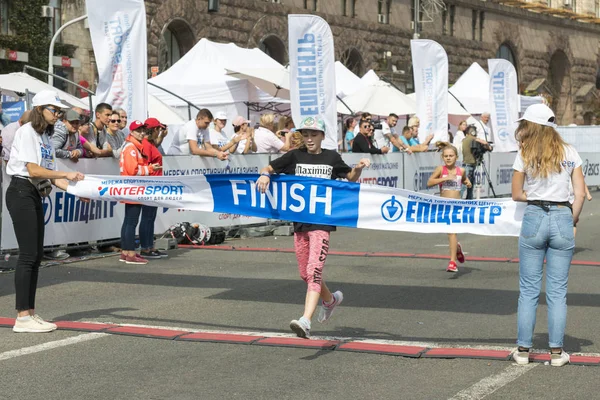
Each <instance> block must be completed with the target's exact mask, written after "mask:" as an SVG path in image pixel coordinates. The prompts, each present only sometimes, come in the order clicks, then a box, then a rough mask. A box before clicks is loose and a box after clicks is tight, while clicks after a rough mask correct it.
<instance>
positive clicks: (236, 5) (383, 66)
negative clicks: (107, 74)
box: [60, 0, 600, 124]
mask: <svg viewBox="0 0 600 400" xmlns="http://www.w3.org/2000/svg"><path fill="white" fill-rule="evenodd" d="M420 1H421V4H422V6H421V12H420V15H419V18H418V19H419V23H418V25H417V28H418V29H419V34H420V37H421V38H427V39H432V40H435V41H437V42H438V43H440V44H441V45H442V46H443V47H444V48H445V49H446V52H447V53H448V58H449V63H450V77H449V81H450V82H451V83H453V82H454V81H456V79H457V78H458V77H459V76H460V75H461V74H462V73H463V72H464V71H465V70H466V69H467V68H468V67H469V66H470V65H471V63H473V62H478V63H479V64H480V65H481V66H483V67H484V68H485V69H487V60H488V59H490V58H498V57H500V58H505V59H508V60H509V61H511V62H512V63H513V64H514V65H515V67H516V70H517V74H518V76H519V88H520V91H521V93H525V94H530V95H533V94H544V95H545V96H547V98H548V99H549V102H550V104H551V106H552V107H553V108H554V110H555V112H556V114H557V118H558V122H559V123H560V124H569V123H577V124H584V123H586V124H590V123H594V122H595V117H596V113H597V112H600V109H599V108H598V104H599V103H598V101H597V97H598V94H599V92H598V90H597V89H596V76H597V72H598V67H599V65H600V52H599V46H600V19H597V18H596V16H597V15H598V13H599V0H582V1H578V2H577V3H576V4H575V5H574V4H573V3H572V1H573V0H547V1H545V0H542V2H543V3H540V2H526V1H520V0H494V1H481V0H447V1H445V2H442V0H420ZM503 2H506V3H507V4H501V3H503ZM145 3H146V12H147V27H148V73H149V75H150V74H151V71H153V72H154V73H156V71H157V70H158V73H160V72H161V71H164V70H165V69H166V68H168V67H169V66H170V65H172V64H173V63H174V62H176V61H177V60H178V59H179V58H180V57H181V56H183V54H185V53H186V52H187V51H188V50H189V49H191V48H192V47H193V46H194V44H195V43H196V42H197V41H198V40H200V39H201V38H207V39H210V40H213V41H217V42H233V43H236V44H237V45H239V46H242V47H259V48H261V49H262V50H263V51H265V52H266V53H267V54H269V55H270V56H271V57H273V58H274V59H276V60H277V61H279V62H281V63H282V64H286V63H287V61H288V55H287V54H288V53H287V48H288V46H287V15H288V14H291V13H314V14H318V15H320V16H322V17H323V18H324V19H326V20H327V21H328V23H329V24H330V26H331V29H332V32H333V35H334V41H335V49H336V59H338V60H340V61H342V62H343V63H344V64H345V65H346V66H347V67H349V68H350V69H351V70H352V71H353V72H355V73H356V74H358V75H359V76H360V75H362V74H364V73H365V72H366V71H368V70H369V69H373V70H375V72H377V74H378V75H380V76H383V77H385V78H386V79H388V80H391V81H393V82H394V83H395V84H396V85H398V86H399V87H400V88H401V89H403V90H405V91H407V92H411V91H412V72H411V69H412V68H411V59H410V40H411V38H412V37H413V35H414V14H415V13H414V2H413V1H412V0H220V1H217V2H215V1H211V2H209V1H208V0H146V2H145ZM209 3H210V5H213V6H214V5H215V3H218V7H217V8H216V9H213V10H212V11H209ZM60 6H61V18H62V20H63V21H68V20H71V19H73V18H75V17H77V16H80V15H83V14H84V13H85V2H84V0H61V4H60ZM61 39H62V41H63V42H64V43H68V44H72V45H75V46H77V50H76V51H75V56H74V58H75V59H77V60H80V62H81V67H80V68H76V69H74V71H73V79H74V80H75V81H76V82H79V81H86V82H88V83H89V84H90V86H92V88H94V87H95V80H96V79H97V78H96V77H97V73H96V71H95V69H96V67H95V63H94V55H93V51H92V46H91V41H90V38H89V30H87V29H86V27H85V25H84V24H83V23H79V24H75V25H73V26H72V27H69V28H67V29H66V30H65V31H64V32H63V34H62V38H61ZM475 89H476V88H474V90H475ZM598 116H599V117H600V114H599V115H598Z"/></svg>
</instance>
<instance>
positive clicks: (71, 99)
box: [0, 72, 90, 110]
mask: <svg viewBox="0 0 600 400" xmlns="http://www.w3.org/2000/svg"><path fill="white" fill-rule="evenodd" d="M42 90H54V91H55V92H57V93H58V96H59V97H60V98H61V100H62V101H63V102H64V103H66V104H68V105H70V106H72V107H80V108H82V109H84V110H89V108H90V105H89V102H88V100H87V99H79V98H77V97H75V96H73V95H71V94H69V93H67V92H63V91H62V90H60V89H57V88H55V87H54V86H51V85H48V84H47V83H46V82H43V81H41V80H39V79H37V78H35V77H33V76H31V75H29V74H26V73H24V72H12V73H10V74H3V75H0V91H1V92H2V93H3V94H7V95H10V96H13V97H19V96H18V95H17V93H26V92H27V91H29V93H31V94H32V95H33V94H36V93H39V92H41V91H42Z"/></svg>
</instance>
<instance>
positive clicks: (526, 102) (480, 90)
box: [449, 62, 544, 114]
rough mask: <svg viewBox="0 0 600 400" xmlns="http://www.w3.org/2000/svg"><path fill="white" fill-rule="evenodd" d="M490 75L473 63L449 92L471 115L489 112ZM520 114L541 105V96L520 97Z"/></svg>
mask: <svg viewBox="0 0 600 400" xmlns="http://www.w3.org/2000/svg"><path fill="white" fill-rule="evenodd" d="M489 85H490V75H489V74H488V73H487V72H486V71H485V70H484V69H483V68H482V67H481V65H479V64H478V63H476V62H474V63H473V64H471V66H470V67H469V68H468V69H467V70H466V71H465V72H464V73H463V74H462V75H461V76H460V78H458V80H457V81H456V83H455V84H454V85H453V86H452V87H451V88H450V89H449V91H450V92H451V93H452V94H453V95H454V96H456V98H457V99H458V100H459V101H460V102H461V103H462V104H463V105H464V106H465V109H466V110H467V111H468V112H470V113H471V114H483V113H484V112H489V111H490V89H489ZM520 97H521V112H524V111H525V109H526V108H527V107H528V106H530V105H532V104H538V103H543V101H544V100H543V98H542V97H541V96H535V97H532V96H520Z"/></svg>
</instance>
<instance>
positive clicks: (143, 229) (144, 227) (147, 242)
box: [140, 206, 158, 250]
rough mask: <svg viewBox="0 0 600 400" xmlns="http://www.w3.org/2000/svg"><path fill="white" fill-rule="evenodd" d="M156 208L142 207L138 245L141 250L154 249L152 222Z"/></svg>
mask: <svg viewBox="0 0 600 400" xmlns="http://www.w3.org/2000/svg"><path fill="white" fill-rule="evenodd" d="M157 210H158V207H152V206H142V221H141V222H140V245H141V246H142V250H150V249H152V248H154V221H156V211H157Z"/></svg>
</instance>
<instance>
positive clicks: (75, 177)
mask: <svg viewBox="0 0 600 400" xmlns="http://www.w3.org/2000/svg"><path fill="white" fill-rule="evenodd" d="M32 106H33V109H32V110H31V114H30V117H29V118H30V119H29V120H30V122H28V123H27V124H25V125H23V126H22V127H21V128H19V130H18V131H17V132H16V134H15V139H14V142H13V144H12V148H11V152H10V160H9V161H8V164H7V166H6V173H7V174H8V175H9V176H10V177H11V181H10V186H9V187H8V189H7V190H6V207H7V208H8V212H9V214H10V217H11V219H12V222H13V226H14V229H15V236H16V238H17V243H18V245H19V261H18V262H17V268H16V271H15V295H16V309H17V319H16V321H15V325H14V327H13V331H14V332H28V333H39V332H51V331H53V330H55V329H56V325H55V324H52V323H49V322H46V321H44V320H43V319H42V318H40V317H39V316H38V315H37V314H36V313H35V295H36V290H37V281H38V272H39V267H40V263H41V261H42V255H43V252H44V208H43V206H42V197H47V196H48V195H50V192H51V191H52V187H51V185H55V186H56V187H59V188H61V189H63V190H66V189H67V186H68V185H69V181H71V182H77V181H80V180H82V179H83V178H84V176H83V174H81V173H80V172H65V171H57V170H56V158H55V154H54V148H53V147H52V141H51V140H50V137H51V136H52V132H53V130H54V124H55V123H56V121H58V119H59V118H60V117H61V116H62V114H63V112H64V111H63V109H66V108H68V106H66V105H64V104H63V103H62V102H61V100H60V98H59V97H58V94H57V93H56V92H55V91H53V90H43V91H41V92H39V93H38V94H36V95H35V96H34V97H33V101H32Z"/></svg>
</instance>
